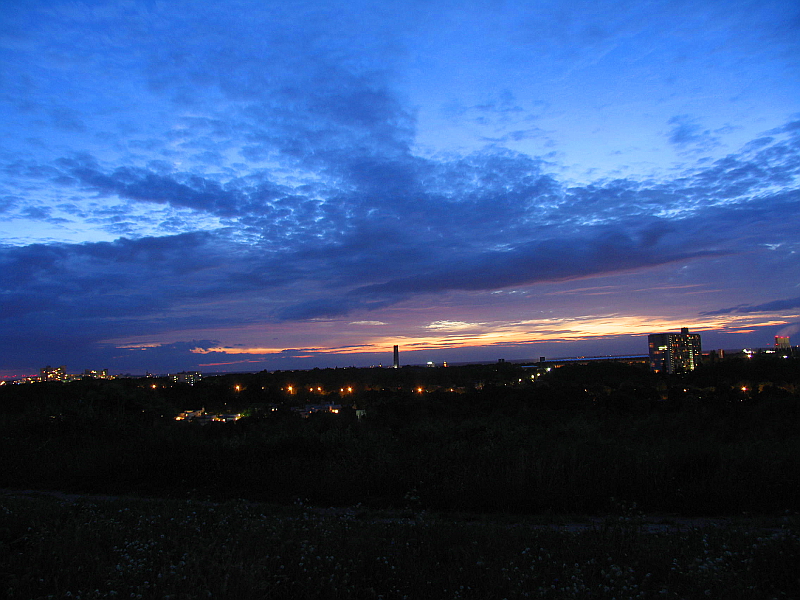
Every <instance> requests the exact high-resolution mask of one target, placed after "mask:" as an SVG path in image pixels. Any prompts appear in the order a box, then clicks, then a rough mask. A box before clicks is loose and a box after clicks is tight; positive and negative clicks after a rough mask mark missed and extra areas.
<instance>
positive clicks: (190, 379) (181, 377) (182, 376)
mask: <svg viewBox="0 0 800 600" xmlns="http://www.w3.org/2000/svg"><path fill="white" fill-rule="evenodd" d="M202 378H203V374H202V373H200V372H198V371H181V372H180V373H178V374H176V375H173V376H172V381H174V382H175V383H188V384H189V385H194V384H195V383H198V382H199V381H200V380H201V379H202ZM237 391H238V390H237Z"/></svg>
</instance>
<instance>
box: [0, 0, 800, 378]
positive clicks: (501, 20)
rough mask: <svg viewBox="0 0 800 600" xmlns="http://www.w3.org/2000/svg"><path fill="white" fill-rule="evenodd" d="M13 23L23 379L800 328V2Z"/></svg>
mask: <svg viewBox="0 0 800 600" xmlns="http://www.w3.org/2000/svg"><path fill="white" fill-rule="evenodd" d="M466 4H467V5H466V6H463V5H461V3H450V2H444V1H434V2H411V3H402V4H399V3H398V4H395V3H386V2H374V1H362V2H347V3H344V2H315V1H309V2H304V3H297V4H291V5H286V3H279V2H273V1H267V2H250V1H245V0H241V1H239V0H235V1H234V0H223V1H220V2H215V3H202V2H200V3H198V2H192V3H187V2H182V1H176V2H170V3H168V4H165V3H159V2H153V1H149V0H147V1H145V0H133V1H131V2H127V3H124V4H122V3H114V2H110V3H106V2H88V1H87V2H65V1H57V0H42V1H33V2H29V3H25V4H24V6H19V7H13V9H12V8H10V7H5V8H3V9H0V56H2V60H1V61H0V77H2V81H3V85H2V86H1V88H2V91H0V128H2V133H3V140H4V145H3V148H2V149H0V171H1V172H2V173H3V175H2V178H0V344H2V347H3V352H2V354H0V356H2V360H0V378H3V377H19V376H24V375H31V374H35V373H38V372H39V369H40V368H41V367H42V366H43V365H47V364H58V365H60V364H67V365H75V367H80V368H81V369H83V368H85V367H91V368H102V369H106V368H108V369H109V370H110V371H111V372H114V373H121V372H131V373H144V372H147V371H149V372H178V371H194V370H197V371H202V372H215V371H220V372H222V371H256V370H260V369H268V370H276V369H294V368H313V367H332V366H351V365H355V366H368V365H371V364H378V363H383V364H384V365H391V364H392V362H393V357H392V348H393V346H394V345H399V347H400V351H401V353H402V357H403V358H402V362H403V364H409V363H425V362H426V361H428V360H430V361H434V362H442V361H443V360H447V361H448V362H470V361H476V362H477V361H492V360H496V359H498V358H505V359H509V360H514V359H526V358H535V357H538V356H575V355H599V354H626V353H631V354H646V353H647V336H648V335H649V334H652V333H657V332H668V331H679V330H680V329H681V328H682V327H688V328H689V329H690V330H691V331H692V332H696V333H698V334H701V335H702V336H703V347H704V348H708V349H713V348H736V347H746V346H758V347H765V346H768V345H770V342H771V341H772V340H773V339H774V337H775V336H778V335H781V336H794V335H795V334H796V333H798V332H799V331H800V277H799V276H800V258H798V257H800V252H798V250H800V234H798V232H797V223H798V222H800V219H799V218H798V217H799V216H800V215H799V214H798V212H799V211H798V207H800V191H798V175H800V35H798V34H799V33H800V7H798V6H797V4H796V3H794V2H790V1H777V0H775V1H766V2H744V1H737V2H734V1H728V0H719V1H716V2H711V3H690V2H666V1H664V2H648V3H635V2H599V3H598V2H569V3H567V2H563V1H556V0H551V1H543V2H537V3H524V2H513V1H512V2H503V3H496V2H489V1H486V2H474V3H466Z"/></svg>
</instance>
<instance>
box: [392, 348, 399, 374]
mask: <svg viewBox="0 0 800 600" xmlns="http://www.w3.org/2000/svg"><path fill="white" fill-rule="evenodd" d="M393 366H394V368H395V369H399V368H400V348H399V346H395V347H394V364H393Z"/></svg>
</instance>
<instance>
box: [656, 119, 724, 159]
mask: <svg viewBox="0 0 800 600" xmlns="http://www.w3.org/2000/svg"><path fill="white" fill-rule="evenodd" d="M667 123H668V124H669V125H672V129H670V132H669V141H670V143H672V144H674V145H675V146H678V147H680V148H682V149H690V148H691V149H692V150H694V151H697V152H705V151H708V150H711V149H712V148H715V147H717V146H719V144H720V138H719V136H718V135H716V134H715V133H714V132H712V131H710V130H708V129H704V128H703V127H702V126H701V125H700V124H699V122H698V121H697V119H694V118H692V117H690V116H689V115H676V116H674V117H672V118H670V120H669V121H668V122H667Z"/></svg>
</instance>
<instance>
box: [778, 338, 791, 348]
mask: <svg viewBox="0 0 800 600" xmlns="http://www.w3.org/2000/svg"><path fill="white" fill-rule="evenodd" d="M791 349H792V346H791V344H790V343H789V336H788V335H776V336H775V350H791Z"/></svg>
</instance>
